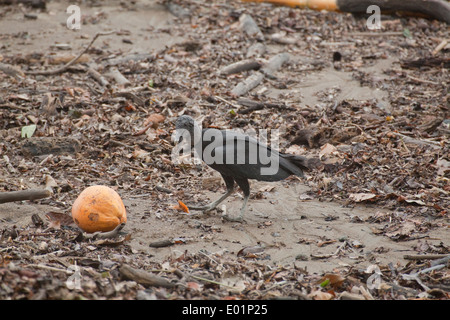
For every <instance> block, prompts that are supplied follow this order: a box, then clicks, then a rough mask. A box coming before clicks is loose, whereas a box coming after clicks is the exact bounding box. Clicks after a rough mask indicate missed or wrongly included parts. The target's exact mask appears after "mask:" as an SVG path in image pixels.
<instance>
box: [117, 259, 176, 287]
mask: <svg viewBox="0 0 450 320" xmlns="http://www.w3.org/2000/svg"><path fill="white" fill-rule="evenodd" d="M119 272H120V274H121V275H122V277H124V278H126V279H129V280H133V281H136V282H137V283H139V284H141V285H143V286H144V287H164V288H173V287H175V286H176V284H175V283H172V282H169V281H168V280H167V279H165V278H162V277H158V276H156V275H154V274H152V273H149V272H147V271H144V270H139V269H135V268H132V267H130V266H128V265H126V264H122V265H121V266H120V268H119Z"/></svg>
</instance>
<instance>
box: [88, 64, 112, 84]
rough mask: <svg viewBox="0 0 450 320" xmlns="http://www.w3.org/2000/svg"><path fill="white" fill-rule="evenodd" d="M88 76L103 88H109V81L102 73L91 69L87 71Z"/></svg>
mask: <svg viewBox="0 0 450 320" xmlns="http://www.w3.org/2000/svg"><path fill="white" fill-rule="evenodd" d="M87 74H88V75H90V76H91V77H92V78H93V79H94V80H95V81H97V82H98V83H99V84H100V85H101V86H102V87H107V86H109V81H108V80H106V79H105V77H103V76H102V75H101V74H100V72H98V71H97V70H95V69H94V68H92V67H90V68H89V69H88V71H87Z"/></svg>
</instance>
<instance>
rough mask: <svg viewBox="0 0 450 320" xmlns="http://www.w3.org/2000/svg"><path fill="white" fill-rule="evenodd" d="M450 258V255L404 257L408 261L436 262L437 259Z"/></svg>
mask: <svg viewBox="0 0 450 320" xmlns="http://www.w3.org/2000/svg"><path fill="white" fill-rule="evenodd" d="M441 258H445V259H448V258H450V255H448V254H406V255H404V256H403V259H406V260H435V259H441Z"/></svg>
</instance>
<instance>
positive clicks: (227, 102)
mask: <svg viewBox="0 0 450 320" xmlns="http://www.w3.org/2000/svg"><path fill="white" fill-rule="evenodd" d="M214 98H216V99H217V100H220V101H222V102H225V103H226V104H229V105H230V106H232V107H233V108H235V109H239V106H238V105H237V104H234V103H232V102H230V101H228V100H226V99H224V98H222V97H219V96H214Z"/></svg>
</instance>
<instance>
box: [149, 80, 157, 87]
mask: <svg viewBox="0 0 450 320" xmlns="http://www.w3.org/2000/svg"><path fill="white" fill-rule="evenodd" d="M154 85H155V84H154V83H153V80H151V79H150V80H148V86H149V87H150V88H153V86H154Z"/></svg>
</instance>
